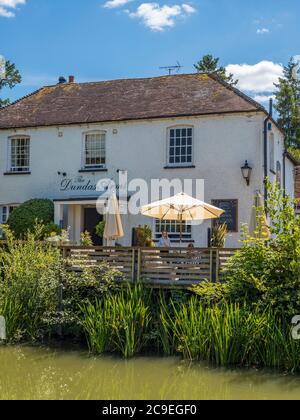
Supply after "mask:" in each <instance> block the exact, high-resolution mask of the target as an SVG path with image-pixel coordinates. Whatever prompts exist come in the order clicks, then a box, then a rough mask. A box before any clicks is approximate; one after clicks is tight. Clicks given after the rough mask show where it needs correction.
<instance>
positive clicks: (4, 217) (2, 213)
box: [0, 206, 16, 225]
mask: <svg viewBox="0 0 300 420" xmlns="http://www.w3.org/2000/svg"><path fill="white" fill-rule="evenodd" d="M15 208H16V206H1V207H0V224H1V225H5V224H6V223H7V221H8V218H9V215H10V214H11V213H12V212H13V210H14V209H15Z"/></svg>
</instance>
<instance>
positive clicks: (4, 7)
mask: <svg viewBox="0 0 300 420" xmlns="http://www.w3.org/2000/svg"><path fill="white" fill-rule="evenodd" d="M25 3H26V0H0V16H2V17H7V18H12V17H14V16H15V9H16V8H17V7H18V6H19V5H21V4H25Z"/></svg>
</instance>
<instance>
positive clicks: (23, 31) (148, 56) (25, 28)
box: [0, 0, 300, 100]
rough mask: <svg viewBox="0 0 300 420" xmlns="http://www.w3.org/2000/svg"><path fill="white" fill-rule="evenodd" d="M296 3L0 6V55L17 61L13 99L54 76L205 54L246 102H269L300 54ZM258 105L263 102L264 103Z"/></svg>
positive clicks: (123, 72)
mask: <svg viewBox="0 0 300 420" xmlns="http://www.w3.org/2000/svg"><path fill="white" fill-rule="evenodd" d="M299 21H300V2H299V0H288V1H286V0H263V1H262V0H251V1H246V0H182V1H181V0H172V1H170V0H162V1H159V0H157V1H155V2H151V0H150V1H147V0H145V1H143V0H138V1H135V0H131V1H128V0H110V1H107V2H106V1H103V0H76V1H72V0H0V55H3V56H5V57H6V58H8V59H10V60H12V61H13V62H15V63H16V64H17V66H18V68H19V69H20V71H21V73H22V76H23V83H22V85H20V86H18V87H16V88H15V89H13V90H12V91H6V92H5V95H6V96H9V97H10V99H12V100H14V99H16V98H18V97H20V96H23V95H25V94H28V93H29V92H31V91H33V90H35V89H37V88H38V87H40V86H41V85H45V84H54V83H55V82H56V80H57V79H58V76H60V75H64V76H68V75H73V74H74V75H75V76H76V79H77V81H93V80H107V79H116V78H130V77H148V76H158V75H161V74H164V72H163V71H162V70H160V69H159V67H160V66H166V65H172V64H175V63H176V62H177V61H179V62H180V63H181V64H182V65H183V66H184V68H183V70H182V71H183V72H185V73H187V72H192V71H193V64H194V63H195V62H196V61H198V59H200V58H201V57H202V56H203V55H204V54H206V53H212V54H213V55H216V56H218V57H220V58H221V61H222V64H224V65H226V66H229V69H230V70H231V71H234V73H235V74H236V75H237V76H238V77H239V78H240V81H241V83H240V87H241V89H243V90H245V91H246V92H248V93H251V95H252V96H254V97H258V96H259V95H262V96H269V95H270V92H271V90H272V83H273V82H274V81H276V79H277V78H278V76H279V75H280V73H281V71H282V70H281V65H280V64H281V63H286V62H287V61H288V59H289V58H290V57H291V56H293V55H299V54H300V45H299V35H300V30H299V27H300V22H299ZM262 99H264V98H262Z"/></svg>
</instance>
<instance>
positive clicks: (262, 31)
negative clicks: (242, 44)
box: [256, 28, 271, 35]
mask: <svg viewBox="0 0 300 420" xmlns="http://www.w3.org/2000/svg"><path fill="white" fill-rule="evenodd" d="M270 32H271V31H270V29H268V28H260V29H257V31H256V33H257V34H258V35H266V34H269V33H270Z"/></svg>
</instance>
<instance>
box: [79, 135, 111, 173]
mask: <svg viewBox="0 0 300 420" xmlns="http://www.w3.org/2000/svg"><path fill="white" fill-rule="evenodd" d="M105 166H106V133H105V132H93V133H86V134H85V139H84V167H85V168H87V169H90V168H91V169H92V168H95V169H97V168H105Z"/></svg>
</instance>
